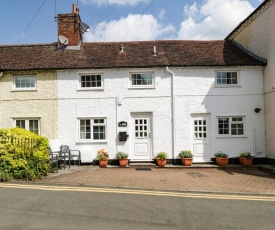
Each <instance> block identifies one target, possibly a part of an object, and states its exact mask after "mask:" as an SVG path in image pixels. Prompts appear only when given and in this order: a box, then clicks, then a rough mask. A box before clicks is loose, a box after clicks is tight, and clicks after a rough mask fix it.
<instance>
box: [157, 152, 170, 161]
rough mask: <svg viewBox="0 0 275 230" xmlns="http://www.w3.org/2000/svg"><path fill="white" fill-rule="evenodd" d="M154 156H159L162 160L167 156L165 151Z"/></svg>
mask: <svg viewBox="0 0 275 230" xmlns="http://www.w3.org/2000/svg"><path fill="white" fill-rule="evenodd" d="M156 158H160V159H162V160H165V159H167V158H168V156H167V153H166V152H159V153H158V154H157V155H156Z"/></svg>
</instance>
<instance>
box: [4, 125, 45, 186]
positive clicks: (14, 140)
mask: <svg viewBox="0 0 275 230" xmlns="http://www.w3.org/2000/svg"><path fill="white" fill-rule="evenodd" d="M48 147H49V142H48V140H47V139H46V138H45V137H42V136H39V135H36V134H35V133H33V132H30V131H28V130H25V129H20V128H11V129H0V181H9V180H13V179H18V180H36V179H41V178H43V177H45V176H46V175H47V172H48V170H49V154H48Z"/></svg>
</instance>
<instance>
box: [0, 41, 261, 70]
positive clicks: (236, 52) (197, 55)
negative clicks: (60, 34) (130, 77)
mask: <svg viewBox="0 0 275 230" xmlns="http://www.w3.org/2000/svg"><path fill="white" fill-rule="evenodd" d="M123 46H124V52H120V47H121V43H119V42H93V43H83V44H81V46H80V49H79V50H76V49H61V48H57V46H56V44H38V45H8V46H0V57H1V59H0V71H8V70H42V69H44V70H45V69H88V68H91V69H93V68H126V67H133V68H135V67H136V68H147V67H148V68H149V67H163V66H170V67H171V66H174V67H180V66H263V65H265V64H266V63H265V62H263V61H261V60H257V59H255V58H253V57H252V56H250V55H249V54H247V53H246V52H244V51H243V50H241V49H240V48H238V47H237V46H236V45H234V44H233V43H232V42H231V41H224V40H221V41H179V40H174V41H164V40H160V41H142V42H141V41H137V42H124V43H123ZM154 46H156V50H157V55H156V56H154V55H153V47H154Z"/></svg>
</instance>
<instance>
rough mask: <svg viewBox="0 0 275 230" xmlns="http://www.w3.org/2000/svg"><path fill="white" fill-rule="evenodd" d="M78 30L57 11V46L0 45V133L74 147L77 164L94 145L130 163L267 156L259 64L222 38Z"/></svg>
mask: <svg viewBox="0 0 275 230" xmlns="http://www.w3.org/2000/svg"><path fill="white" fill-rule="evenodd" d="M82 29H83V28H82V23H81V19H80V16H79V13H78V10H77V9H76V8H75V7H74V8H73V12H72V13H70V14H59V15H58V35H59V41H58V42H56V43H51V44H39V45H16V46H0V55H1V57H2V58H1V61H0V71H1V78H0V92H1V93H0V111H1V112H0V127H1V128H4V127H5V128H6V127H12V126H19V127H23V128H26V129H30V130H32V131H34V132H38V133H39V134H41V135H44V136H46V137H48V138H49V140H50V142H51V145H52V148H53V149H57V148H58V147H59V146H60V145H61V144H66V145H69V146H70V147H71V148H72V149H79V150H81V158H82V162H83V163H91V162H93V161H94V159H95V157H96V154H97V150H98V149H100V148H105V149H106V150H107V151H108V152H109V154H110V158H111V159H114V158H115V154H116V153H117V152H118V151H123V152H127V153H129V158H130V160H131V161H151V160H153V159H154V155H155V154H156V153H158V152H160V151H166V152H168V155H169V159H171V160H172V161H173V162H174V163H177V162H176V160H177V158H178V153H179V152H180V151H181V150H184V149H185V150H186V149H190V150H192V152H193V154H194V161H195V162H209V161H211V158H212V157H213V156H214V153H215V152H217V151H223V152H224V153H226V154H228V155H229V156H230V157H234V156H236V157H237V156H238V155H239V153H240V152H244V151H249V152H251V153H252V154H254V155H255V156H256V157H257V158H265V157H266V149H265V116H264V113H265V109H264V91H263V71H264V68H265V66H266V61H265V59H261V58H258V57H257V56H256V55H252V54H251V53H249V52H247V51H246V50H245V49H242V48H240V47H239V46H238V45H236V44H235V43H234V42H232V41H231V40H228V39H227V40H220V41H139V42H123V44H121V43H117V42H92V43H83V42H82V32H83V31H82Z"/></svg>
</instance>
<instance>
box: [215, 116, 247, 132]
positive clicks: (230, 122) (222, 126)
mask: <svg viewBox="0 0 275 230" xmlns="http://www.w3.org/2000/svg"><path fill="white" fill-rule="evenodd" d="M218 130H219V135H220V136H243V135H244V117H219V118H218Z"/></svg>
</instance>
